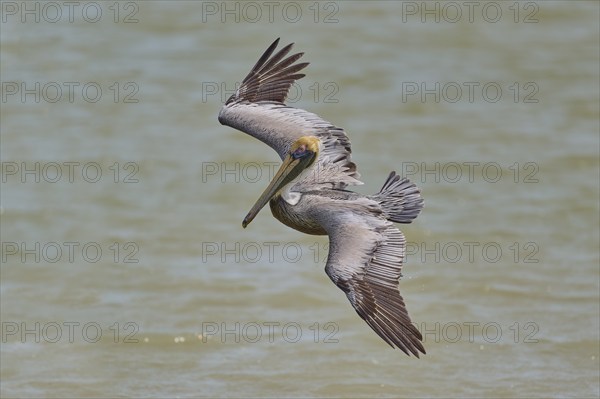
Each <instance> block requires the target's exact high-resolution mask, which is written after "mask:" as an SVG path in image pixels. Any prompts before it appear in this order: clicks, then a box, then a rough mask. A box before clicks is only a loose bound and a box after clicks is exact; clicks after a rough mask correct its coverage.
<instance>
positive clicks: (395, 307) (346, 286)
mask: <svg viewBox="0 0 600 399" xmlns="http://www.w3.org/2000/svg"><path fill="white" fill-rule="evenodd" d="M363 200H364V199H363ZM365 201H367V200H365ZM366 205H367V206H369V205H368V204H366ZM363 209H364V208H363ZM376 212H377V211H376V207H373V208H372V209H371V210H370V211H369V212H365V211H364V210H363V211H362V212H359V211H358V209H354V210H347V211H338V212H334V213H332V214H330V215H331V216H330V217H331V218H333V219H335V220H333V221H330V222H328V223H327V224H328V225H329V226H328V227H327V228H326V229H327V232H328V234H329V256H328V258H327V265H326V266H325V271H326V273H327V275H328V276H329V278H331V280H332V281H333V282H334V283H335V284H336V285H337V286H338V287H340V288H341V289H342V291H344V292H345V293H346V296H347V297H348V299H349V300H350V303H351V304H352V306H354V309H355V310H356V312H357V313H358V314H359V316H360V317H362V318H363V319H364V320H365V321H366V322H367V324H368V325H369V326H370V327H371V328H372V329H373V330H374V331H375V332H376V333H377V334H378V335H379V336H380V337H381V338H383V340H384V341H385V342H387V343H388V344H389V345H391V346H392V347H397V348H400V349H401V350H402V351H404V352H405V353H406V354H407V355H408V354H410V353H412V354H413V355H415V356H416V357H419V352H421V353H425V348H423V345H422V343H421V340H422V336H421V333H420V332H419V330H417V328H416V327H415V326H414V325H413V324H412V323H411V320H410V317H409V315H408V312H407V310H406V306H405V304H404V299H403V298H402V296H401V295H400V292H399V291H398V282H399V280H400V277H401V276H402V273H401V271H402V262H403V260H404V253H405V247H406V240H405V238H404V234H402V232H401V231H400V230H398V229H397V228H396V227H394V225H393V224H392V223H391V222H389V221H387V220H384V219H383V218H380V217H378V216H377V215H376V214H375V213H376Z"/></svg>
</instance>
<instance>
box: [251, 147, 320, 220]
mask: <svg viewBox="0 0 600 399" xmlns="http://www.w3.org/2000/svg"><path fill="white" fill-rule="evenodd" d="M320 142H321V140H319V139H318V138H317V137H315V136H302V137H300V138H299V139H298V140H296V141H295V142H294V143H293V144H292V145H291V146H290V149H289V151H288V153H287V155H286V156H285V159H284V160H283V163H282V164H281V167H280V168H279V170H278V171H277V173H276V174H275V176H274V177H273V180H271V183H269V186H268V187H267V188H266V189H265V191H264V192H263V193H262V195H261V196H260V197H259V198H258V200H257V201H256V203H255V204H254V206H253V207H252V209H250V212H248V214H247V215H246V217H245V218H244V221H243V222H242V226H243V227H244V228H246V226H248V225H249V224H250V222H251V221H252V220H253V219H254V218H255V217H256V215H258V212H260V210H261V209H262V208H263V207H264V206H265V205H266V204H267V202H269V200H270V199H271V198H273V197H274V196H275V195H277V194H278V193H280V192H281V191H282V190H283V189H284V188H285V187H286V186H288V185H289V184H290V183H292V182H293V181H294V179H296V178H297V177H298V176H300V175H301V174H302V172H303V171H305V170H306V169H308V168H309V167H310V166H311V165H312V164H313V163H314V162H315V159H317V157H318V156H319V148H320Z"/></svg>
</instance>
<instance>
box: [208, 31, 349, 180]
mask: <svg viewBox="0 0 600 399" xmlns="http://www.w3.org/2000/svg"><path fill="white" fill-rule="evenodd" d="M278 43H279V39H277V40H275V41H274V42H273V43H272V44H271V45H270V46H269V48H268V49H267V50H266V51H265V53H264V54H263V55H262V56H261V57H260V59H259V60H258V62H257V63H256V65H254V67H253V68H252V70H251V71H250V73H249V74H248V75H247V76H246V77H245V78H244V80H243V81H242V84H241V85H240V87H239V88H238V89H237V90H236V92H235V93H234V94H233V95H232V96H231V97H230V98H229V99H228V100H227V101H226V102H225V105H224V106H223V108H221V111H220V112H219V122H221V124H223V125H227V126H231V127H233V128H235V129H238V130H241V131H242V132H245V133H247V134H249V135H251V136H253V137H255V138H257V139H259V140H260V141H262V142H264V143H265V144H267V145H269V146H270V147H271V148H273V149H274V150H275V151H276V152H277V154H279V157H280V158H281V159H283V158H285V155H286V153H287V152H288V150H289V148H290V146H291V145H292V144H293V143H294V142H295V141H296V140H297V139H299V138H300V137H302V136H316V137H318V138H319V139H320V140H321V142H322V143H323V149H322V152H321V154H320V156H319V163H320V164H331V163H332V164H335V166H336V168H337V169H338V170H339V171H340V174H338V176H337V177H338V184H334V187H336V188H343V187H345V186H346V185H348V184H361V183H360V181H358V178H359V177H360V175H359V174H358V172H357V170H356V165H355V164H354V162H352V161H351V156H350V154H351V152H352V150H351V147H350V140H349V139H348V136H347V135H346V132H344V130H343V129H341V128H339V127H336V126H334V125H332V124H331V123H329V122H327V121H325V120H323V119H322V118H321V117H319V116H318V115H316V114H313V113H311V112H307V111H304V110H302V109H298V108H293V107H290V106H287V105H286V104H285V103H284V101H285V99H286V97H287V95H288V92H289V90H290V87H291V86H292V84H293V83H294V82H295V81H296V80H298V79H300V78H302V77H304V76H305V75H304V74H301V73H298V72H299V71H300V70H302V69H304V68H305V67H306V66H307V65H308V63H307V62H303V63H297V61H298V60H299V59H300V57H302V55H303V53H297V54H293V55H290V56H288V53H289V52H290V50H291V48H292V46H293V43H291V44H288V45H287V46H285V47H283V48H282V49H281V50H279V51H278V52H276V53H275V54H273V53H274V52H275V49H276V47H277V44H278ZM332 179H335V177H332ZM333 183H336V182H333Z"/></svg>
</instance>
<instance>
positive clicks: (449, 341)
mask: <svg viewBox="0 0 600 399" xmlns="http://www.w3.org/2000/svg"><path fill="white" fill-rule="evenodd" d="M23 4H24V3H21V2H3V3H2V18H3V20H2V25H1V27H2V32H1V33H2V35H1V42H0V43H1V46H2V49H1V55H2V57H1V72H2V78H1V80H2V103H1V105H2V110H1V118H2V122H1V132H2V143H1V156H2V185H1V189H2V191H1V206H2V208H1V220H2V238H1V241H2V263H1V279H2V281H1V296H2V298H1V310H2V351H1V355H2V362H1V380H2V386H1V394H2V396H3V397H99V396H109V397H114V396H152V397H165V396H179V397H192V396H196V397H197V396H201V397H224V396H235V397H299V396H302V397H306V396H311V397H316V396H318V397H334V396H344V397H356V396H360V397H398V396H407V397H482V396H488V397H490V396H493V397H564V396H573V397H597V396H598V395H599V377H598V376H599V362H600V353H599V352H600V347H599V333H598V331H599V329H600V326H599V312H600V309H599V289H600V288H599V278H600V277H599V255H598V244H599V234H598V223H599V216H598V215H599V209H598V208H599V205H598V204H599V183H598V181H599V177H600V176H599V169H598V168H599V162H598V159H599V129H600V127H599V111H598V110H599V106H600V105H599V89H598V87H599V83H600V81H599V76H598V75H599V72H598V69H599V37H598V31H599V22H598V21H599V9H600V8H599V5H598V3H597V2H593V1H580V2H577V1H569V2H567V1H552V2H539V1H538V2H521V3H514V2H491V3H489V2H488V3H479V2H475V3H469V4H472V5H466V4H465V3H463V2H450V3H436V2H429V3H427V5H426V6H425V5H423V3H421V2H404V3H401V2H398V3H394V2H369V3H366V2H365V3H362V2H344V3H341V2H321V3H315V2H303V3H299V2H295V3H278V2H275V3H274V4H273V5H270V4H271V3H269V4H265V3H262V2H255V3H236V2H229V3H222V2H204V3H202V2H169V3H167V2H160V1H154V2H119V3H114V2H97V3H88V2H81V3H76V4H74V5H73V6H72V7H73V8H72V9H70V8H69V7H71V6H66V5H64V4H62V3H43V2H42V3H37V2H31V3H29V4H28V5H26V6H25V5H23ZM23 7H29V8H27V9H24V8H23ZM470 7H472V8H470ZM431 10H433V11H431ZM71 17H72V18H71ZM36 18H37V19H39V22H36ZM23 19H24V21H25V22H23ZM436 19H437V20H438V21H436ZM95 20H97V22H93V21H95ZM71 21H72V22H71ZM279 36H281V37H282V41H283V42H284V43H287V42H291V41H294V42H296V48H297V49H298V50H299V51H304V52H305V53H306V55H305V58H306V60H308V61H310V62H311V65H310V66H309V67H308V68H307V69H306V73H307V77H306V78H305V79H303V80H301V81H300V82H299V83H298V85H297V86H295V87H294V88H293V90H292V93H291V96H292V102H293V103H294V104H295V105H297V106H301V107H304V108H306V109H309V110H311V111H313V112H316V113H318V114H320V115H322V116H323V117H325V118H326V119H328V120H330V121H332V122H333V123H335V124H337V125H339V126H343V127H345V128H346V130H347V131H348V134H349V135H350V138H351V139H352V144H353V157H354V160H355V161H356V163H357V165H358V166H359V170H360V172H361V174H362V177H363V180H364V181H365V183H366V184H365V186H363V187H361V188H360V191H361V192H365V193H368V192H375V191H376V190H378V189H379V187H380V185H381V184H382V183H383V181H384V179H385V177H386V175H387V173H388V172H389V171H390V170H392V169H395V170H397V171H400V172H402V173H403V174H405V175H407V176H409V177H410V178H411V179H412V180H414V181H416V182H417V183H418V184H419V186H420V187H421V188H422V190H423V196H424V198H425V201H426V208H425V210H424V212H423V213H422V214H421V215H420V216H419V218H418V219H417V220H416V222H415V223H414V224H412V225H409V226H404V227H403V231H404V232H405V234H406V236H407V239H408V241H409V246H408V250H409V255H408V260H407V265H406V267H405V269H404V275H405V277H404V279H403V281H402V282H401V292H402V293H403V295H404V297H405V299H406V302H407V306H408V308H409V311H410V314H411V316H412V318H413V320H414V321H415V323H417V325H418V326H419V328H420V329H421V331H422V332H423V334H424V335H425V346H426V348H427V351H428V354H427V355H425V356H423V357H422V358H421V359H420V360H416V359H414V358H408V357H406V356H405V355H404V354H402V353H401V352H399V351H393V350H391V349H390V348H389V347H387V346H386V345H385V343H383V342H382V341H381V340H380V339H379V338H378V337H377V336H376V335H375V334H374V333H373V332H372V331H371V330H370V329H369V328H368V326H367V325H366V324H365V323H364V322H363V321H362V320H360V319H359V318H358V316H357V315H356V314H355V313H354V311H353V310H352V308H351V307H350V305H349V304H348V302H347V300H346V298H345V296H344V295H343V293H342V292H341V291H339V290H338V289H337V288H336V287H335V286H334V285H333V284H332V283H331V282H330V281H329V279H328V277H327V276H326V275H325V273H324V272H323V267H324V259H325V257H326V250H325V247H326V244H327V241H326V239H325V238H322V237H311V236H306V235H302V234H301V233H298V232H296V231H293V230H291V229H288V228H287V227H285V226H283V225H281V224H279V223H278V222H277V221H276V220H275V219H274V218H272V217H271V216H270V215H269V212H268V211H266V210H265V211H263V212H262V213H261V214H260V215H259V216H258V217H257V219H256V220H255V221H254V223H253V224H252V225H251V226H249V228H248V229H246V230H244V229H242V228H241V220H242V218H243V217H244V215H245V214H246V212H247V211H248V210H249V208H250V207H251V205H252V204H253V202H254V201H255V200H256V198H257V197H258V195H259V194H260V193H261V192H262V190H263V189H264V187H265V186H266V184H267V183H268V181H269V176H270V174H271V173H272V169H273V167H276V166H274V165H277V164H276V162H277V157H276V154H275V153H274V152H272V151H271V150H270V149H269V148H267V147H266V146H264V145H263V144H262V143H260V142H258V141H255V140H253V139H251V138H249V137H246V136H244V135H243V134H241V133H238V132H236V131H234V130H232V129H230V128H227V127H224V126H221V125H219V123H218V121H217V119H216V116H217V113H218V110H219V108H220V106H221V103H222V101H223V100H225V98H226V97H227V96H228V95H229V94H231V91H232V90H234V89H235V82H237V81H239V80H240V79H241V78H243V76H245V74H246V73H247V72H248V70H249V68H250V67H251V66H252V65H253V63H254V62H255V61H256V59H257V57H258V56H259V55H260V54H261V52H262V51H263V50H264V49H265V48H266V47H267V46H268V44H270V43H271V41H272V40H274V39H275V38H276V37H279Z"/></svg>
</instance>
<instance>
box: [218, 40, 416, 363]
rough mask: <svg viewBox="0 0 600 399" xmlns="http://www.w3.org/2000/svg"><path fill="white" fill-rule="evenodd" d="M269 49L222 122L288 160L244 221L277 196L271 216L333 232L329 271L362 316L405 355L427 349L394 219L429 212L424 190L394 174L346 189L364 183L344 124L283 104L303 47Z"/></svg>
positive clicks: (296, 76) (408, 218) (304, 228)
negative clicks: (409, 305)
mask: <svg viewBox="0 0 600 399" xmlns="http://www.w3.org/2000/svg"><path fill="white" fill-rule="evenodd" d="M278 43H279V39H277V40H275V41H274V42H273V44H271V45H270V46H269V48H268V49H267V50H266V51H265V52H264V54H263V55H262V56H261V57H260V59H259V60H258V62H257V63H256V65H254V67H253V68H252V70H251V71H250V73H249V74H248V76H246V77H245V78H244V80H243V82H242V83H241V85H240V87H239V88H238V90H237V91H236V92H235V94H233V95H232V96H231V97H230V98H229V99H228V100H227V102H226V103H225V105H224V106H223V108H222V109H221V111H220V112H219V122H221V124H223V125H227V126H231V127H233V128H235V129H238V130H241V131H242V132H245V133H247V134H249V135H251V136H253V137H255V138H257V139H259V140H261V141H262V142H264V143H266V144H268V145H269V146H270V147H272V148H273V149H274V150H275V151H277V153H278V154H279V156H280V157H281V159H282V161H283V163H282V165H281V167H280V169H279V171H278V172H277V173H276V174H275V176H274V177H273V180H272V181H271V183H270V184H269V186H268V187H267V188H266V190H265V191H264V193H263V194H262V195H261V196H260V198H259V199H258V201H257V202H256V204H255V205H254V206H253V207H252V209H251V210H250V212H249V213H248V215H247V216H246V217H245V218H244V221H243V222H242V226H243V227H246V226H247V225H248V224H249V223H250V222H251V221H252V220H253V219H254V217H255V216H256V215H257V214H258V212H259V211H260V210H261V209H262V208H263V207H264V206H265V205H266V203H267V202H269V204H270V206H271V212H272V213H273V216H275V218H277V219H278V220H279V221H280V222H282V223H283V224H285V225H287V226H289V227H291V228H293V229H296V230H299V231H301V232H303V233H307V234H319V235H324V234H326V235H328V236H329V254H328V257H327V265H326V266H325V272H326V273H327V275H328V276H329V278H331V280H332V281H333V282H334V283H335V284H336V285H337V286H338V287H339V288H341V289H342V291H344V292H345V293H346V296H347V297H348V299H349V300H350V303H351V304H352V306H353V307H354V309H355V310H356V312H357V313H358V314H359V315H360V317H362V318H363V319H364V320H365V321H366V322H367V324H368V325H369V326H370V327H371V328H372V329H373V330H374V331H375V332H376V333H377V334H379V336H380V337H381V338H383V340H384V341H385V342H387V343H388V344H389V345H391V346H392V347H393V348H395V347H398V348H400V349H401V350H402V351H404V352H405V353H406V354H407V355H410V353H412V354H413V355H415V356H417V357H419V352H422V353H425V349H424V348H423V345H422V344H421V340H422V337H421V333H420V332H419V330H417V328H416V327H415V326H414V325H413V324H412V323H411V321H410V317H409V316H408V312H407V311H406V307H405V305H404V300H403V299H402V296H401V295H400V292H399V291H398V282H399V280H400V277H401V276H402V274H401V269H402V262H403V260H404V253H405V244H406V241H405V239H404V235H403V234H402V232H401V231H400V230H398V229H397V228H396V227H394V224H393V223H392V222H397V223H410V222H412V220H413V219H414V218H416V217H417V215H418V214H419V213H420V212H421V209H422V208H423V199H422V198H421V195H420V191H419V189H418V188H417V187H416V186H415V185H414V184H413V183H411V182H410V181H409V180H407V179H403V178H401V177H400V176H398V175H396V173H395V172H391V173H390V175H389V176H388V178H387V180H386V181H385V183H384V184H383V187H382V188H381V190H380V191H379V192H378V193H377V194H374V195H368V196H365V195H361V194H358V193H355V192H352V191H349V190H347V189H346V188H347V187H348V186H352V185H359V184H362V182H361V181H360V180H358V179H359V177H360V175H359V174H358V172H357V170H356V165H355V164H354V163H353V162H352V161H351V157H350V153H351V149H350V140H349V139H348V137H347V136H346V133H345V132H344V130H343V129H341V128H339V127H336V126H334V125H332V124H331V123H329V122H327V121H325V120H323V119H321V118H320V117H319V116H317V115H315V114H313V113H310V112H307V111H304V110H302V109H297V108H292V107H290V106H287V105H285V103H284V101H285V99H286V97H287V94H288V91H289V89H290V86H291V85H292V84H293V83H294V82H295V81H296V80H297V79H300V78H302V77H304V74H301V73H298V72H299V71H300V70H302V69H304V68H305V67H306V66H307V65H308V63H307V62H304V63H297V61H298V59H299V58H300V57H302V55H303V53H298V54H293V55H291V56H288V57H286V56H287V55H288V53H289V52H290V50H291V48H292V45H293V43H291V44H289V45H287V46H285V47H284V48H282V49H281V50H279V51H278V52H277V53H275V55H273V52H274V51H275V49H276V47H277V44H278Z"/></svg>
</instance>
